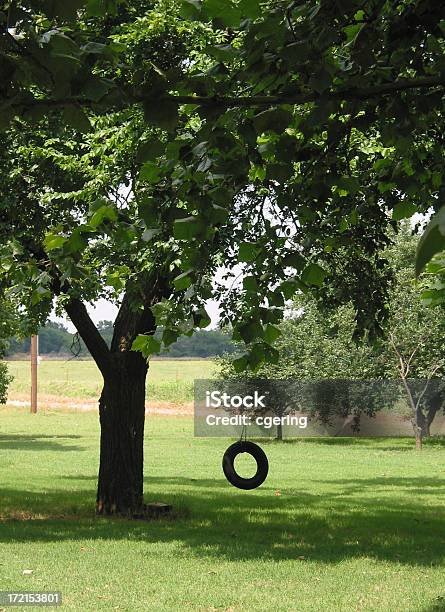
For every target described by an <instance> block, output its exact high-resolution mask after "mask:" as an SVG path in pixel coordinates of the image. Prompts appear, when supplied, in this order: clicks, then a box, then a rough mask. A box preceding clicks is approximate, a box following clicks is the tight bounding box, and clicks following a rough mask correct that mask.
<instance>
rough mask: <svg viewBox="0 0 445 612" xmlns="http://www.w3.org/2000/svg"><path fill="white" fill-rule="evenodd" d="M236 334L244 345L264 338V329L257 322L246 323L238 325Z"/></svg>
mask: <svg viewBox="0 0 445 612" xmlns="http://www.w3.org/2000/svg"><path fill="white" fill-rule="evenodd" d="M238 332H239V335H240V336H241V338H242V339H243V340H244V342H245V343H246V344H248V343H249V342H252V341H253V340H255V339H256V338H264V329H263V326H262V325H261V323H260V322H259V321H254V320H253V321H248V322H247V323H241V324H240V325H238Z"/></svg>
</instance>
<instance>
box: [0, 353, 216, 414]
mask: <svg viewBox="0 0 445 612" xmlns="http://www.w3.org/2000/svg"><path fill="white" fill-rule="evenodd" d="M8 367H9V372H10V373H11V374H12V375H13V376H14V380H13V382H12V384H11V386H10V389H9V398H10V399H12V400H14V399H25V400H26V401H28V400H29V389H30V385H31V371H30V364H29V362H26V361H10V362H9V363H8ZM214 371H215V365H214V363H213V362H212V361H204V360H202V361H193V360H190V361H185V360H184V361H183V360H177V361H175V360H154V361H152V362H151V363H150V370H149V373H148V377H147V398H148V399H149V400H150V401H165V402H172V403H179V404H180V403H184V402H191V401H192V400H193V381H194V380H195V379H197V378H211V377H212V374H213V372H214ZM101 387H102V377H101V374H100V372H99V370H98V369H97V367H96V364H95V363H94V361H74V360H73V361H44V360H43V361H42V363H41V364H40V366H39V394H40V395H41V396H43V397H44V396H53V397H54V396H58V397H66V398H76V399H79V400H85V399H91V400H95V401H97V399H98V397H99V395H100V391H101Z"/></svg>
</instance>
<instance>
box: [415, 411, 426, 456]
mask: <svg viewBox="0 0 445 612" xmlns="http://www.w3.org/2000/svg"><path fill="white" fill-rule="evenodd" d="M413 427H414V434H415V436H416V449H417V450H422V441H423V440H422V439H423V436H424V433H425V431H427V430H428V431H429V426H428V423H427V420H426V419H425V415H424V414H423V411H422V409H421V407H420V406H418V407H417V409H416V417H415V420H414V422H413Z"/></svg>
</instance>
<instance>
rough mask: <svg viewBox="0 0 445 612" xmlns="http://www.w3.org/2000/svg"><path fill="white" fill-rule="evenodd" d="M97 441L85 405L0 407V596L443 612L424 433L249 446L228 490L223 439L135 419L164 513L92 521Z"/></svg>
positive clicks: (183, 422)
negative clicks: (258, 473) (246, 484)
mask: <svg viewBox="0 0 445 612" xmlns="http://www.w3.org/2000/svg"><path fill="white" fill-rule="evenodd" d="M98 436H99V431H98V422H97V415H96V414H94V413H91V412H86V413H82V414H81V413H70V412H60V411H51V410H47V411H44V412H43V411H42V412H41V413H40V414H37V415H35V416H34V415H29V414H28V413H27V411H25V410H24V409H21V410H19V409H17V408H1V409H0V479H1V485H0V489H1V491H0V549H1V557H0V590H5V589H13V590H18V589H23V590H27V591H30V590H51V589H56V590H57V589H58V590H61V591H62V592H63V596H64V606H63V609H67V610H82V611H83V610H87V611H89V610H126V611H128V612H133V611H139V610H141V611H142V610H144V611H146V610H154V611H162V612H164V611H165V612H171V611H176V610H200V611H215V610H225V611H226V612H244V611H247V612H250V611H252V612H253V611H269V610H271V611H272V610H273V611H282V610H292V611H293V610H297V611H298V610H301V611H314V612H319V611H325V610H326V611H350V610H351V611H368V610H375V611H377V610H379V611H381V610H385V611H390V612H392V611H393V612H399V611H400V612H401V611H414V610H415V611H421V612H433V611H434V610H444V609H445V606H444V603H445V585H444V581H443V576H444V569H445V527H444V525H445V504H444V493H445V467H444V461H443V455H444V452H443V451H444V448H443V446H442V445H441V444H440V443H439V442H437V441H436V442H434V441H431V442H428V443H427V444H426V446H425V449H424V450H423V451H422V452H421V453H418V452H417V453H416V451H415V450H414V449H413V441H412V440H407V439H385V440H373V441H369V440H366V439H356V440H355V441H353V442H351V441H349V440H348V439H324V440H321V441H320V440H319V441H317V440H306V441H302V440H300V441H293V442H286V443H277V442H272V441H262V442H261V445H262V446H263V448H264V449H265V451H266V452H267V454H268V457H269V462H270V474H269V478H268V479H267V480H266V482H265V483H264V485H263V486H262V487H261V488H259V489H257V490H255V491H239V490H237V489H234V488H233V487H231V486H230V485H229V484H228V483H227V482H226V481H225V479H224V477H223V474H222V470H221V458H222V454H223V451H224V449H225V448H226V446H227V445H228V443H229V441H228V440H225V439H196V438H193V435H192V420H191V419H190V418H188V417H167V418H166V417H159V416H157V417H150V418H148V420H147V429H146V451H145V452H146V484H145V488H146V500H147V501H165V502H170V503H172V504H173V505H174V508H175V512H176V518H175V519H174V520H164V521H153V522H140V521H126V520H116V519H114V520H110V519H103V518H101V519H98V518H95V517H94V516H93V507H94V498H95V485H96V472H97V465H98ZM24 570H32V574H30V575H23V572H24Z"/></svg>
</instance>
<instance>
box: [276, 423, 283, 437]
mask: <svg viewBox="0 0 445 612" xmlns="http://www.w3.org/2000/svg"><path fill="white" fill-rule="evenodd" d="M276 439H277V440H283V425H282V424H281V423H279V424H278V425H277V437H276Z"/></svg>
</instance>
